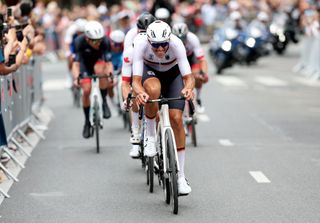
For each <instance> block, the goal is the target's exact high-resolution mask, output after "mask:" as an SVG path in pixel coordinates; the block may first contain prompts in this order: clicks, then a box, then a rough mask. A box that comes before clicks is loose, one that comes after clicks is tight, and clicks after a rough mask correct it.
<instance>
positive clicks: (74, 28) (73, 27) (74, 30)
mask: <svg viewBox="0 0 320 223" xmlns="http://www.w3.org/2000/svg"><path fill="white" fill-rule="evenodd" d="M77 31H78V26H77V25H76V24H75V23H72V24H71V25H70V26H69V27H68V29H67V31H66V34H65V36H64V42H65V43H66V44H71V43H72V40H73V36H74V34H76V33H77Z"/></svg>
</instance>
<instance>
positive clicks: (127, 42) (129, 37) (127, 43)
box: [123, 27, 138, 50]
mask: <svg viewBox="0 0 320 223" xmlns="http://www.w3.org/2000/svg"><path fill="white" fill-rule="evenodd" d="M137 35H138V28H137V27H133V28H131V29H130V30H129V31H128V32H127V34H126V36H125V38H124V43H123V47H124V48H123V49H124V50H126V49H128V48H129V47H131V46H132V44H133V41H134V39H135V38H136V36H137Z"/></svg>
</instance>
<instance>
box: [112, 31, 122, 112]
mask: <svg viewBox="0 0 320 223" xmlns="http://www.w3.org/2000/svg"><path fill="white" fill-rule="evenodd" d="M124 36H125V34H124V32H122V31H121V30H114V31H112V32H111V33H110V36H109V39H110V46H111V62H112V66H113V73H114V74H115V75H120V72H121V67H122V54H123V41H124ZM115 78H118V77H115ZM115 84H116V83H115V82H114V83H113V85H111V86H109V87H108V94H109V96H110V98H112V99H113V96H114V92H113V87H114V86H115ZM118 105H119V106H120V104H118Z"/></svg>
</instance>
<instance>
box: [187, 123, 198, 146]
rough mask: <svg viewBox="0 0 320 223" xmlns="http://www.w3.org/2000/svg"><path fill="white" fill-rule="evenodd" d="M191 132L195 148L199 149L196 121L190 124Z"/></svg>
mask: <svg viewBox="0 0 320 223" xmlns="http://www.w3.org/2000/svg"><path fill="white" fill-rule="evenodd" d="M189 127H190V130H191V141H192V144H193V146H194V147H197V145H198V143H197V132H196V123H195V122H194V120H192V121H191V123H190V126H189Z"/></svg>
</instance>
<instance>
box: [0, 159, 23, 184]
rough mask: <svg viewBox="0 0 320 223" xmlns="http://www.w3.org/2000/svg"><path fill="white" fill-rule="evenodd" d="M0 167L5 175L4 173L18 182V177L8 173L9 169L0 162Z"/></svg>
mask: <svg viewBox="0 0 320 223" xmlns="http://www.w3.org/2000/svg"><path fill="white" fill-rule="evenodd" d="M0 169H2V171H3V172H4V173H5V175H6V176H7V177H9V178H11V179H12V180H14V181H15V182H19V180H18V178H16V177H15V176H13V174H12V173H10V171H9V170H8V169H7V168H5V166H4V165H3V164H2V163H0Z"/></svg>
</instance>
